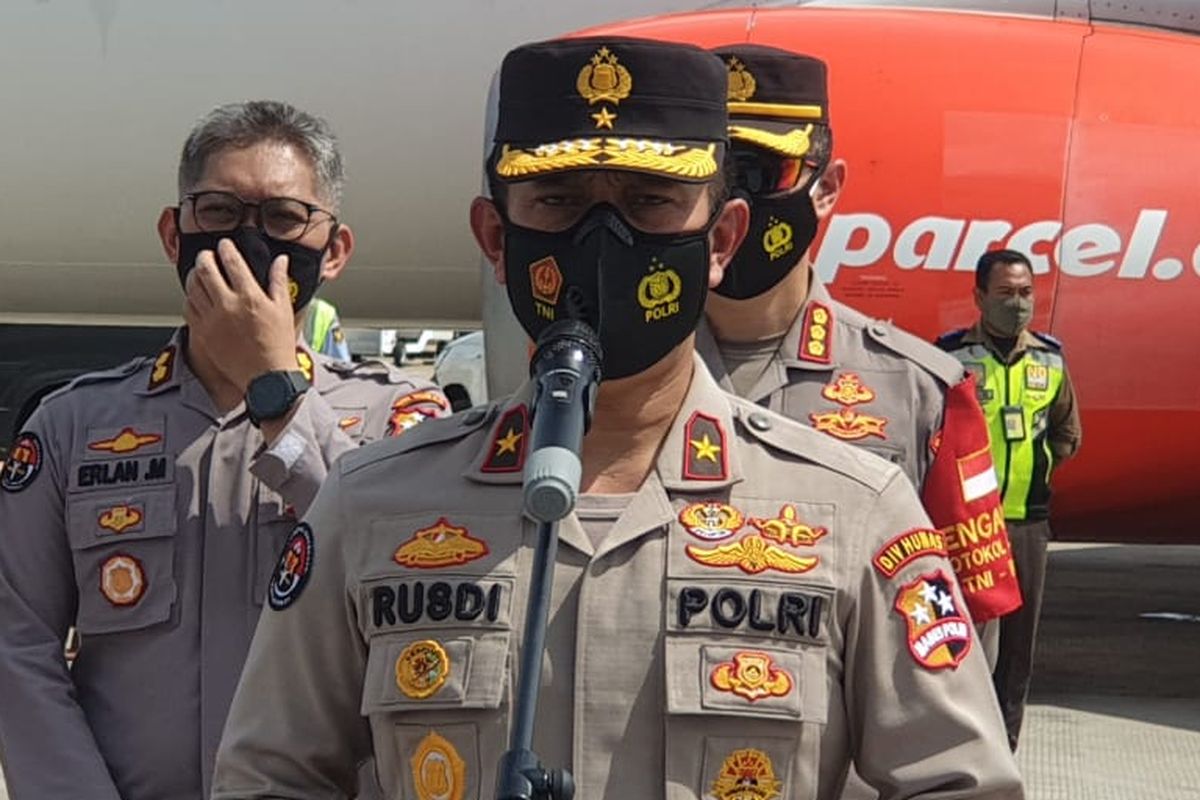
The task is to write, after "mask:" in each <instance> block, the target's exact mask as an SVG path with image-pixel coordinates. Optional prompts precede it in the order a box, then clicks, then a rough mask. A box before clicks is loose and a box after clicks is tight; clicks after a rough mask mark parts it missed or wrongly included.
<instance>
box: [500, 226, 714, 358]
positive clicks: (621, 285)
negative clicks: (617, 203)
mask: <svg viewBox="0 0 1200 800" xmlns="http://www.w3.org/2000/svg"><path fill="white" fill-rule="evenodd" d="M716 218H717V215H716V214H714V215H713V217H712V219H710V220H709V221H708V223H707V224H706V225H705V226H704V229H703V230H699V231H695V232H692V233H682V234H648V233H642V232H641V231H639V230H637V229H635V228H634V227H633V226H632V225H630V224H629V223H628V221H626V220H625V218H624V217H623V216H621V212H619V211H618V210H617V209H616V208H614V207H613V206H611V205H609V204H608V203H601V204H599V205H596V206H595V207H593V208H592V209H591V210H590V211H588V213H587V215H586V216H584V218H583V219H581V220H580V221H579V222H577V223H576V224H575V225H574V226H572V227H571V228H569V229H568V230H565V231H560V232H558V233H546V232H543V231H536V230H532V229H530V228H524V227H521V226H520V225H516V224H514V223H512V222H510V221H508V220H507V219H505V222H504V264H505V271H506V273H507V274H506V279H505V283H506V287H507V290H508V299H509V302H510V303H512V307H513V311H514V312H516V315H517V319H518V320H519V321H520V323H521V326H522V327H523V328H524V329H525V332H526V333H527V334H529V338H531V339H533V340H535V341H536V340H537V338H538V335H539V334H540V333H541V332H542V330H543V329H544V328H546V327H547V326H548V325H550V323H552V322H555V321H556V320H560V319H579V320H582V321H584V322H586V323H587V324H588V325H590V326H591V327H592V329H593V330H595V331H596V333H597V334H598V335H599V337H600V346H601V348H602V349H603V352H604V364H603V369H602V372H603V375H604V379H605V380H611V379H615V378H624V377H627V376H629V375H636V374H637V373H639V372H641V371H642V370H644V369H646V368H647V367H649V366H650V365H652V364H654V363H655V362H657V361H658V360H660V359H661V358H662V357H663V356H665V355H666V354H667V353H669V352H670V351H671V350H673V349H674V348H675V347H676V346H678V345H679V343H680V342H682V341H683V340H685V339H686V338H687V337H688V336H689V335H691V334H692V332H693V331H695V329H696V325H697V323H698V322H699V321H700V314H701V313H702V312H703V310H704V298H705V294H706V292H707V291H708V267H709V246H708V232H709V230H710V229H711V228H712V225H713V223H714V222H715V221H716Z"/></svg>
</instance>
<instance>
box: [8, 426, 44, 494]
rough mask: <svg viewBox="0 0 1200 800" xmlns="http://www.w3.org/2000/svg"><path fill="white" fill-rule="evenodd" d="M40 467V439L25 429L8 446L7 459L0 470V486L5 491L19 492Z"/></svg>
mask: <svg viewBox="0 0 1200 800" xmlns="http://www.w3.org/2000/svg"><path fill="white" fill-rule="evenodd" d="M41 469H42V440H41V439H39V438H38V437H37V434H36V433H31V432H29V431H26V432H25V433H22V434H21V435H20V436H18V437H17V440H16V441H15V442H13V445H12V447H11V448H9V451H8V459H7V460H6V461H5V462H4V469H3V470H2V471H0V488H3V489H4V491H6V492H19V491H21V490H22V489H24V488H25V487H26V486H28V485H29V484H31V483H33V479H34V478H36V477H37V474H38V472H40V471H41Z"/></svg>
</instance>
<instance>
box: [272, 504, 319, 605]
mask: <svg viewBox="0 0 1200 800" xmlns="http://www.w3.org/2000/svg"><path fill="white" fill-rule="evenodd" d="M313 552H314V548H313V534H312V528H310V527H309V526H308V523H306V522H301V523H300V524H299V525H297V526H296V529H295V530H293V531H292V535H291V536H289V537H288V540H287V544H285V545H284V546H283V552H282V553H281V554H280V555H279V563H278V564H276V565H275V574H274V575H272V576H271V585H270V586H269V587H267V603H268V604H269V605H270V606H271V608H273V609H275V610H276V611H282V610H283V609H285V608H287V607H288V606H290V605H291V604H292V603H294V602H295V601H296V598H297V597H299V596H300V592H301V591H302V590H303V589H304V585H305V584H306V583H308V574H309V573H310V572H311V571H312V565H313Z"/></svg>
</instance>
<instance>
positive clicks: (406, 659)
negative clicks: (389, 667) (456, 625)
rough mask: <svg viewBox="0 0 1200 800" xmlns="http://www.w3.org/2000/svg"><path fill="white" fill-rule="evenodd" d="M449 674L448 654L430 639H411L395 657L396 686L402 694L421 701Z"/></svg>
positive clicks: (431, 693)
mask: <svg viewBox="0 0 1200 800" xmlns="http://www.w3.org/2000/svg"><path fill="white" fill-rule="evenodd" d="M448 677H450V656H448V655H446V650H445V648H443V647H442V646H441V645H440V644H438V643H437V642H435V641H434V640H433V639H422V640H421V641H419V642H413V643H412V644H410V645H408V646H407V647H405V648H404V649H403V650H402V651H400V657H399V658H397V659H396V686H398V687H400V691H402V692H404V694H405V695H407V696H409V697H412V698H415V699H417V700H423V699H425V698H426V697H431V696H433V695H434V694H436V693H437V691H438V689H441V688H442V686H443V684H445V683H446V678H448Z"/></svg>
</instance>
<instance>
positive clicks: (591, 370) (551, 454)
mask: <svg viewBox="0 0 1200 800" xmlns="http://www.w3.org/2000/svg"><path fill="white" fill-rule="evenodd" d="M581 328H582V329H581ZM599 364H600V351H599V342H598V341H597V340H596V338H595V334H594V333H592V331H591V329H590V328H588V327H587V326H586V325H583V324H582V323H580V322H576V321H570V322H559V323H555V324H554V325H551V326H550V327H549V328H547V329H546V330H545V331H543V333H542V335H541V336H539V337H538V348H537V351H536V352H535V353H534V356H533V365H532V368H531V371H533V372H534V374H535V377H536V378H537V387H536V392H537V394H536V395H535V397H534V402H533V404H532V406H533V415H534V416H533V419H532V420H531V425H530V440H529V450H530V454H531V455H530V459H529V462H528V463H527V464H526V467H525V510H526V512H527V513H528V514H529V515H530V516H531V517H533V518H534V519H536V520H538V535H537V543H536V545H535V549H534V554H533V572H532V574H531V575H530V582H529V602H528V603H527V605H526V609H525V632H524V638H523V640H522V644H521V667H520V670H521V671H520V673H519V678H520V679H519V681H518V686H517V702H516V706H515V708H514V714H513V728H512V734H511V736H510V738H509V749H508V750H507V751H506V752H505V753H504V755H503V756H502V757H501V758H500V763H499V766H498V769H497V773H496V800H572V798H573V797H574V795H575V780H574V778H572V777H571V773H570V772H569V771H567V770H566V769H547V768H545V767H543V766H542V763H541V759H539V758H538V756H537V754H536V753H534V752H533V723H534V718H535V717H536V715H537V702H538V688H539V687H540V686H541V683H542V654H543V652H544V651H545V648H546V625H547V622H548V619H549V616H550V590H551V588H552V587H553V585H554V564H555V558H556V557H557V554H558V522H559V520H561V519H562V518H563V517H565V516H567V515H568V514H570V513H571V510H572V509H573V508H574V507H575V497H576V494H577V492H578V490H579V478H580V473H581V465H580V463H579V450H580V447H581V446H582V441H583V434H584V432H585V431H586V430H587V428H588V426H589V425H590V423H591V416H592V408H593V407H594V405H595V399H596V385H597V384H598V383H599V378H600V370H599ZM543 402H545V403H546V409H545V410H546V412H547V413H546V415H545V417H544V418H543V419H541V420H539V419H538V411H539V410H540V409H541V408H542V403H543ZM539 423H541V424H539ZM542 447H544V448H545V449H544V450H543V449H541V448H542Z"/></svg>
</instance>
